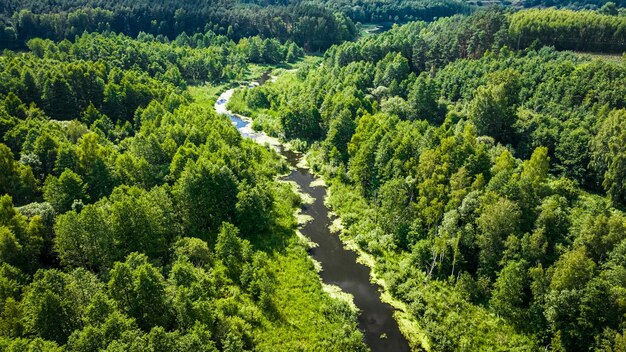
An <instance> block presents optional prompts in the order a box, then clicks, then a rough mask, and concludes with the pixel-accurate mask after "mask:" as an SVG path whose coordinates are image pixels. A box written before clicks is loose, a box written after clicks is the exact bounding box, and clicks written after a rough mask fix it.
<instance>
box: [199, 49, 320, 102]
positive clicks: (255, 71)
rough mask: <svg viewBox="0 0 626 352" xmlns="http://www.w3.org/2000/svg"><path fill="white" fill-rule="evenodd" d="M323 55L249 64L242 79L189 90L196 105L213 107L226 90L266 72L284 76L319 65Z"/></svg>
mask: <svg viewBox="0 0 626 352" xmlns="http://www.w3.org/2000/svg"><path fill="white" fill-rule="evenodd" d="M321 60H322V56H321V55H306V56H305V57H304V58H302V59H300V60H298V61H297V62H295V63H291V64H290V63H283V64H278V65H259V64H249V65H248V69H247V70H246V72H245V74H244V77H243V79H242V80H240V81H235V82H230V83H218V84H213V83H205V84H203V85H189V86H188V87H187V92H188V93H189V95H190V96H191V98H192V99H193V100H194V102H195V104H196V105H199V106H201V107H208V108H212V107H213V104H215V101H216V100H217V98H218V97H219V96H220V94H221V93H223V92H224V91H225V90H227V89H229V88H232V87H237V86H240V85H243V84H244V83H247V82H249V81H252V80H255V79H257V78H259V77H261V76H262V75H263V74H264V73H265V72H268V71H269V72H270V73H271V75H275V76H284V75H287V74H290V73H293V72H294V71H296V70H298V69H300V68H302V67H304V66H307V65H317V64H319V63H320V62H321Z"/></svg>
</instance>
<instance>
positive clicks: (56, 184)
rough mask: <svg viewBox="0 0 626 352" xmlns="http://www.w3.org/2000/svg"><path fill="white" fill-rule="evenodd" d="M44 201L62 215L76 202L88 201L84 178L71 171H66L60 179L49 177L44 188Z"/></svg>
mask: <svg viewBox="0 0 626 352" xmlns="http://www.w3.org/2000/svg"><path fill="white" fill-rule="evenodd" d="M43 197H44V199H45V200H46V201H47V202H49V203H50V205H52V207H53V208H54V210H55V211H56V212H57V213H59V214H61V213H64V212H66V211H68V210H70V209H72V204H73V203H74V202H75V201H86V200H87V194H86V186H85V184H84V183H83V180H82V178H81V177H80V176H79V175H78V174H76V173H75V172H74V171H72V170H70V169H65V171H63V172H62V173H61V176H59V178H56V177H54V176H52V175H49V176H48V178H46V183H45V184H44V187H43Z"/></svg>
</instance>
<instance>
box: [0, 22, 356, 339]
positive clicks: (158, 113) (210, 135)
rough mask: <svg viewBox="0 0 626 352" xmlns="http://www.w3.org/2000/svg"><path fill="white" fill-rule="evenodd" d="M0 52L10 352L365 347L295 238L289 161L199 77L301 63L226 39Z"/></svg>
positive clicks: (5, 322)
mask: <svg viewBox="0 0 626 352" xmlns="http://www.w3.org/2000/svg"><path fill="white" fill-rule="evenodd" d="M28 48H29V50H28V51H26V52H20V53H14V52H5V53H4V55H2V56H1V57H0V76H1V77H2V80H1V83H0V139H1V141H2V142H1V143H0V163H1V167H0V170H1V171H0V194H2V196H1V197H0V336H1V337H0V350H2V351H61V350H65V351H97V350H107V351H217V350H220V351H245V350H265V351H292V350H296V349H300V348H303V347H306V348H307V349H312V350H323V349H326V350H328V349H332V348H340V349H342V350H355V351H358V350H363V349H364V348H365V347H364V345H363V342H362V335H361V333H360V332H359V331H358V329H357V328H356V313H355V311H354V310H353V309H352V308H351V307H350V305H349V304H348V303H346V302H345V301H343V300H337V299H333V298H331V297H330V296H329V295H327V294H326V293H325V291H323V287H322V285H321V282H320V280H319V278H318V276H317V274H316V272H315V270H314V267H313V263H312V262H311V261H310V260H309V259H308V257H307V253H306V250H305V247H304V246H303V245H302V244H301V243H300V241H299V240H298V239H297V237H296V236H295V234H294V231H293V230H294V226H295V224H296V220H295V218H294V215H293V208H294V206H296V205H298V204H299V203H300V198H299V197H298V196H297V195H296V194H295V193H294V191H293V190H292V187H291V186H290V185H288V184H285V183H279V182H277V181H276V175H277V174H278V173H283V172H284V171H285V168H286V167H285V163H284V162H283V161H282V160H281V159H280V158H278V157H277V156H276V154H275V153H273V152H270V151H268V150H267V149H265V148H263V147H261V146H259V145H257V144H255V143H253V142H251V141H249V140H245V139H243V138H242V137H241V136H240V135H239V133H238V132H237V131H236V130H235V129H234V128H232V126H231V125H230V122H229V121H228V120H227V119H224V118H223V117H222V116H217V115H216V114H215V112H214V111H213V110H212V109H211V108H207V107H203V106H201V105H199V104H196V103H195V102H194V101H193V99H192V98H191V96H190V94H189V93H188V92H187V90H186V86H187V84H190V83H193V82H198V81H199V82H204V81H211V82H224V81H225V82H228V81H230V80H234V79H237V78H240V79H241V78H243V75H245V72H247V70H248V69H249V63H250V62H260V63H279V62H286V61H288V60H295V59H296V58H298V57H299V56H301V54H302V50H301V49H300V48H299V47H297V46H296V45H295V44H290V45H282V44H280V43H279V42H278V40H276V39H265V40H262V39H260V38H259V37H252V38H245V39H242V40H241V41H239V42H238V43H236V44H235V43H233V42H232V41H230V40H229V39H227V38H225V37H223V36H219V35H216V34H214V33H212V32H208V33H206V34H198V35H194V36H193V37H191V38H190V37H188V36H180V37H178V38H177V39H176V40H174V41H172V42H167V41H163V40H159V39H156V38H155V37H153V36H151V35H148V34H144V35H141V36H139V38H137V39H132V38H130V37H127V36H124V35H121V34H119V35H114V34H83V35H81V36H79V37H77V38H76V40H75V41H72V42H70V41H67V40H64V41H62V42H59V43H54V42H52V41H50V40H44V39H32V40H30V41H29V42H28Z"/></svg>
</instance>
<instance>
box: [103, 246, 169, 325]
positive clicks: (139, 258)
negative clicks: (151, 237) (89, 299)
mask: <svg viewBox="0 0 626 352" xmlns="http://www.w3.org/2000/svg"><path fill="white" fill-rule="evenodd" d="M110 276H111V279H110V280H109V282H108V288H109V293H110V295H111V297H112V298H113V299H114V300H115V301H116V302H117V304H118V306H119V307H120V309H122V311H124V312H126V313H127V314H129V315H130V316H131V317H133V318H135V319H136V321H137V325H139V327H140V328H141V329H143V330H144V331H149V330H150V329H151V328H153V327H155V326H161V327H165V328H169V327H170V325H171V322H172V320H171V319H172V315H171V311H170V310H169V307H168V299H167V295H166V293H165V282H164V279H163V276H162V275H161V273H159V271H158V270H157V269H156V268H155V267H154V266H152V265H151V264H150V263H148V258H147V257H146V256H145V255H143V254H138V253H131V254H129V255H128V257H126V261H125V262H123V263H120V262H118V263H115V266H114V267H113V269H112V270H111V272H110Z"/></svg>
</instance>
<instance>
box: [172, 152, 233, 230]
mask: <svg viewBox="0 0 626 352" xmlns="http://www.w3.org/2000/svg"><path fill="white" fill-rule="evenodd" d="M220 164H221V163H213V162H210V161H209V160H207V159H205V158H200V159H198V161H196V162H193V161H190V162H188V163H187V166H186V167H185V170H184V171H183V172H182V173H181V176H180V178H179V179H178V181H177V182H176V184H175V185H174V190H173V193H174V195H175V197H176V200H177V202H178V204H179V205H180V207H181V210H182V217H183V223H184V229H185V233H186V234H187V235H188V236H196V237H199V238H201V239H205V240H209V239H210V238H211V237H210V235H211V234H214V233H216V232H217V230H218V229H219V226H220V224H221V223H222V221H226V220H229V219H232V217H233V215H234V213H235V204H236V203H237V193H238V188H237V180H236V179H235V176H234V175H233V173H232V171H231V170H230V169H229V168H228V167H227V166H225V165H223V164H222V165H220Z"/></svg>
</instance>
